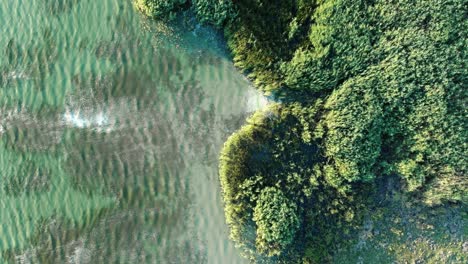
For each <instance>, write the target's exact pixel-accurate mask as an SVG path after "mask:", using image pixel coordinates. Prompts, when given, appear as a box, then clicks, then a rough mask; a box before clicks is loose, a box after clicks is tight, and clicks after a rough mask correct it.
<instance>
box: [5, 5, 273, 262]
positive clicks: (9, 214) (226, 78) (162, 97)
mask: <svg viewBox="0 0 468 264" xmlns="http://www.w3.org/2000/svg"><path fill="white" fill-rule="evenodd" d="M0 34H1V35H0V36H1V37H0V54H1V55H0V263H242V262H243V260H242V259H241V258H240V257H239V252H238V250H237V249H235V248H234V246H233V245H232V244H231V242H230V241H229V239H228V229H227V226H226V224H225V221H224V215H223V208H222V201H221V196H220V187H219V180H218V172H217V166H218V160H217V158H218V154H219V151H220V148H221V146H222V144H223V142H224V140H225V139H226V138H227V137H228V136H229V135H230V134H231V133H232V132H233V131H235V130H236V129H238V128H239V127H240V126H241V125H242V123H243V122H244V119H245V117H246V116H247V115H248V114H249V113H251V112H252V111H254V110H255V109H258V108H259V107H261V106H262V105H264V104H265V103H266V102H265V100H264V99H263V98H262V97H261V96H259V95H258V94H256V93H255V92H254V90H253V88H252V87H250V85H249V83H248V82H247V81H246V80H245V79H244V78H243V76H242V75H240V73H238V72H237V71H236V70H235V69H234V67H233V66H232V64H231V62H230V59H229V58H228V57H227V56H226V51H225V48H224V44H223V42H222V39H221V37H220V36H219V34H217V33H216V32H215V31H213V30H211V29H209V28H204V27H200V26H197V25H196V23H195V21H193V20H192V19H190V17H188V16H187V17H185V18H181V19H180V20H179V21H178V22H177V23H173V24H171V25H168V24H165V23H158V22H153V21H148V20H145V19H144V18H142V16H141V15H140V14H139V13H138V12H136V11H135V10H134V8H133V7H132V5H131V2H130V0H99V1H93V0H63V1H62V0H3V1H1V2H0Z"/></svg>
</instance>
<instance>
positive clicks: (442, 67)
mask: <svg viewBox="0 0 468 264" xmlns="http://www.w3.org/2000/svg"><path fill="white" fill-rule="evenodd" d="M134 4H135V6H136V7H137V8H138V9H139V10H141V11H142V13H143V14H145V15H146V16H148V17H150V18H154V19H162V20H171V19H174V18H175V17H177V15H178V14H180V13H182V12H191V13H193V14H195V16H196V17H197V18H198V20H199V21H200V23H203V24H207V25H211V26H214V27H216V28H218V29H219V30H220V31H222V32H224V35H225V38H226V41H227V45H228V47H229V50H230V52H231V54H232V59H233V62H234V64H235V66H236V67H237V68H238V69H239V70H241V71H242V72H243V73H244V74H245V75H246V76H247V77H248V78H249V79H250V80H251V81H252V82H253V83H254V85H255V86H256V88H257V89H258V90H259V91H261V92H263V93H264V94H265V95H267V96H269V97H270V98H272V101H273V102H272V103H270V104H268V106H266V107H265V108H264V109H262V110H259V111H257V112H256V113H255V114H253V115H252V116H251V117H249V118H248V120H247V121H246V123H245V125H244V126H243V127H242V128H241V129H240V130H238V131H237V132H236V133H234V134H233V135H232V136H231V137H230V138H229V139H228V140H227V141H226V143H225V144H224V148H223V150H222V152H221V156H220V171H219V174H220V175H219V176H220V183H221V187H222V194H223V200H224V206H225V215H226V221H227V223H228V225H229V228H230V235H231V239H232V240H234V241H235V243H236V244H237V245H238V246H239V247H240V248H241V249H242V254H243V255H245V257H247V258H248V259H249V260H250V261H251V262H254V263H466V262H467V261H468V257H467V255H468V252H467V251H468V243H467V242H465V241H466V226H465V227H463V226H464V224H466V221H467V204H468V178H467V166H466V164H468V161H467V157H468V155H467V154H468V152H467V138H468V135H467V131H468V129H467V123H466V118H467V110H466V104H467V101H466V98H468V90H467V87H468V80H467V76H468V74H467V71H468V68H467V66H466V62H467V61H468V58H467V48H466V47H467V39H468V38H467V37H468V20H467V12H468V9H467V3H466V1H464V0H449V1H439V0H425V1H422V0H418V1H410V0H399V1H388V0H352V1H351V0H270V1H267V0H192V1H190V0H134ZM444 219H445V220H444ZM444 226H445V227H447V226H455V227H454V228H453V229H454V230H455V231H454V232H452V233H455V235H453V234H452V233H450V232H448V231H446V229H444ZM460 226H461V227H460ZM457 230H458V231H457ZM459 230H462V231H461V234H458V233H457V232H459ZM463 230H464V231H463ZM447 232H448V233H447ZM457 234H458V235H457ZM357 251H361V252H365V253H363V254H364V255H365V256H362V255H359V253H356V252H357ZM347 261H349V262H347Z"/></svg>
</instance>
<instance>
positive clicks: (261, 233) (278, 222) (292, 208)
mask: <svg viewBox="0 0 468 264" xmlns="http://www.w3.org/2000/svg"><path fill="white" fill-rule="evenodd" d="M297 211H298V208H297V206H296V204H295V203H293V202H291V201H290V200H289V199H288V198H286V197H285V196H284V194H283V192H282V191H281V190H279V189H277V188H275V187H267V188H265V189H263V190H262V193H261V194H260V196H259V198H258V200H257V205H256V206H255V209H254V213H253V220H254V221H255V223H256V225H257V249H258V251H259V252H260V253H265V254H266V255H268V256H274V255H279V254H281V252H282V251H283V250H284V248H286V247H287V246H289V245H290V244H291V242H292V241H293V239H294V236H295V235H296V232H297V230H298V229H299V225H300V219H299V217H298V212H297Z"/></svg>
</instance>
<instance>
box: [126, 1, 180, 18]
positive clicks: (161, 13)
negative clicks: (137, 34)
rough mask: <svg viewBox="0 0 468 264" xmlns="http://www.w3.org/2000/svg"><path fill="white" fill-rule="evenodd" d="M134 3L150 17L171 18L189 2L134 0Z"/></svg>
mask: <svg viewBox="0 0 468 264" xmlns="http://www.w3.org/2000/svg"><path fill="white" fill-rule="evenodd" d="M134 3H135V6H136V7H137V8H138V9H139V10H140V11H141V12H143V14H145V15H146V16H148V17H156V18H170V17H171V16H173V15H174V11H175V10H176V9H177V8H180V7H181V6H182V5H184V4H186V3H187V0H134Z"/></svg>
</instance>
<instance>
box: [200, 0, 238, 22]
mask: <svg viewBox="0 0 468 264" xmlns="http://www.w3.org/2000/svg"><path fill="white" fill-rule="evenodd" d="M193 8H194V10H195V13H196V14H197V17H198V19H199V20H200V21H201V22H203V23H207V24H212V25H215V26H217V27H221V26H223V25H224V24H225V23H226V22H228V21H232V19H234V18H235V16H236V10H235V8H234V5H233V3H232V1H231V0H194V1H193Z"/></svg>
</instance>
